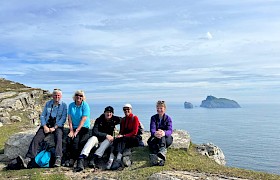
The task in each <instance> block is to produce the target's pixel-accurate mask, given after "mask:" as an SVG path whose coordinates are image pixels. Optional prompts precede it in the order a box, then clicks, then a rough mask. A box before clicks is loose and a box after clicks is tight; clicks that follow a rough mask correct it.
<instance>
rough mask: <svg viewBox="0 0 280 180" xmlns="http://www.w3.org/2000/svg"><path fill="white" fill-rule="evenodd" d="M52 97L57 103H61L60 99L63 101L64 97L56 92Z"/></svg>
mask: <svg viewBox="0 0 280 180" xmlns="http://www.w3.org/2000/svg"><path fill="white" fill-rule="evenodd" d="M52 97H53V100H54V101H55V102H59V101H60V99H61V97H62V95H61V93H59V92H56V93H54V94H53V95H52Z"/></svg>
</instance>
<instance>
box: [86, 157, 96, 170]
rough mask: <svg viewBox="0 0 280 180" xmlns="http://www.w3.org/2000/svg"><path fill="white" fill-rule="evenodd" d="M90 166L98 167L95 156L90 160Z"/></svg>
mask: <svg viewBox="0 0 280 180" xmlns="http://www.w3.org/2000/svg"><path fill="white" fill-rule="evenodd" d="M88 167H90V168H96V165H95V158H92V159H91V160H90V161H89V163H88Z"/></svg>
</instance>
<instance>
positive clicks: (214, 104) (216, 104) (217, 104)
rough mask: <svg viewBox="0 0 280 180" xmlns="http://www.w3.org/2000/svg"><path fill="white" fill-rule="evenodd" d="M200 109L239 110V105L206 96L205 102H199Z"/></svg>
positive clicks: (232, 101) (223, 99)
mask: <svg viewBox="0 0 280 180" xmlns="http://www.w3.org/2000/svg"><path fill="white" fill-rule="evenodd" d="M200 107H204V108H240V105H239V104H238V103H237V102H236V101H234V100H229V99H226V98H216V97H214V96H207V98H206V100H203V101H202V102H201V105H200Z"/></svg>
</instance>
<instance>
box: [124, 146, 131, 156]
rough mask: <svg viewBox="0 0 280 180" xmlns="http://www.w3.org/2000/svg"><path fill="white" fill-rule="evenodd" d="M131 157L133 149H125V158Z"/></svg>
mask: <svg viewBox="0 0 280 180" xmlns="http://www.w3.org/2000/svg"><path fill="white" fill-rule="evenodd" d="M130 155H131V149H130V148H125V149H124V151H123V156H130Z"/></svg>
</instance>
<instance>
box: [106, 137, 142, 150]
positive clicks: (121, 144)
mask: <svg viewBox="0 0 280 180" xmlns="http://www.w3.org/2000/svg"><path fill="white" fill-rule="evenodd" d="M138 145H139V140H138V138H137V137H120V138H116V139H114V141H113V146H112V148H111V152H116V153H121V154H122V153H123V151H124V149H126V148H132V147H136V146H138Z"/></svg>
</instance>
